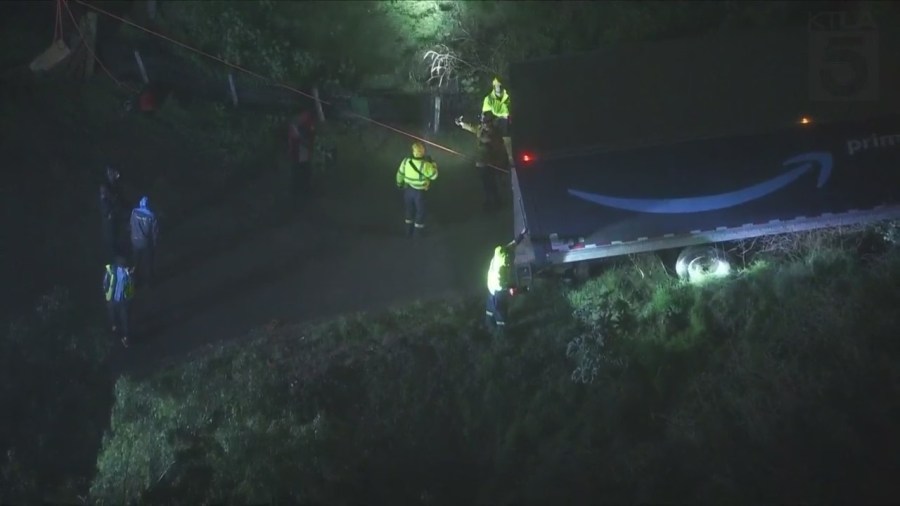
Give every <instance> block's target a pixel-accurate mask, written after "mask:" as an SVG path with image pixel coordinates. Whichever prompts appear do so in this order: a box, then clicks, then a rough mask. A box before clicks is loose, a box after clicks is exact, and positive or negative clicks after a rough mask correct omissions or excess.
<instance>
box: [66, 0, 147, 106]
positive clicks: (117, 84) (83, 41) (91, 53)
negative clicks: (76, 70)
mask: <svg viewBox="0 0 900 506" xmlns="http://www.w3.org/2000/svg"><path fill="white" fill-rule="evenodd" d="M59 3H61V4H63V5H64V6H65V7H66V12H68V13H69V18H70V19H71V20H72V23H73V24H74V25H75V30H77V31H78V36H79V37H81V43H82V44H84V47H85V48H87V50H88V53H90V55H91V58H93V59H94V61H96V62H97V64H98V65H100V68H101V69H103V71H104V72H106V75H108V76H109V77H110V79H112V80H113V82H114V83H116V86H119V87H120V88H125V89H126V90H128V91H130V92H132V93H137V92H138V90H136V89H134V88H132V87H131V86H128V85H127V84H125V83H123V82H121V81H119V80H118V79H116V76H114V75H113V74H112V72H110V71H109V69H107V68H106V65H104V64H103V62H102V61H100V58H98V57H97V53H95V52H94V50H93V49H91V46H90V44H88V43H87V39H86V38H85V37H84V33H82V32H81V28H80V27H79V26H78V21H76V20H75V15H74V14H72V9H70V8H69V4H67V3H65V0H59Z"/></svg>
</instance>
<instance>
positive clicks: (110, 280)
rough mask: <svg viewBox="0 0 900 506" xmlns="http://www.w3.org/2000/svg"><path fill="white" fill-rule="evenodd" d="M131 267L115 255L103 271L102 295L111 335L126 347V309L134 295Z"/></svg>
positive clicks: (127, 330) (127, 328) (127, 319)
mask: <svg viewBox="0 0 900 506" xmlns="http://www.w3.org/2000/svg"><path fill="white" fill-rule="evenodd" d="M132 272H133V269H131V268H129V267H128V266H126V265H125V259H124V258H122V257H121V256H118V257H116V259H115V261H114V262H113V263H112V264H106V272H104V273H103V296H104V298H105V299H106V309H107V311H108V312H109V322H110V327H112V332H113V335H114V336H116V337H118V338H120V339H121V340H122V346H125V347H126V348H127V347H128V332H129V327H128V323H129V318H128V310H129V307H128V306H129V304H130V303H131V298H132V297H133V296H134V285H133V284H132V278H131V276H132Z"/></svg>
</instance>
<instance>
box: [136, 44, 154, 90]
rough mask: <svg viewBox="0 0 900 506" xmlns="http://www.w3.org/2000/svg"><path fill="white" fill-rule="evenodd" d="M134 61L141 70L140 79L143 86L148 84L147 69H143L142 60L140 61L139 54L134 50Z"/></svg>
mask: <svg viewBox="0 0 900 506" xmlns="http://www.w3.org/2000/svg"><path fill="white" fill-rule="evenodd" d="M134 59H135V60H136V61H137V64H138V68H139V69H141V77H142V78H143V79H144V84H149V83H150V79H148V78H147V69H145V68H144V60H142V59H141V53H139V52H138V50H137V49H135V50H134Z"/></svg>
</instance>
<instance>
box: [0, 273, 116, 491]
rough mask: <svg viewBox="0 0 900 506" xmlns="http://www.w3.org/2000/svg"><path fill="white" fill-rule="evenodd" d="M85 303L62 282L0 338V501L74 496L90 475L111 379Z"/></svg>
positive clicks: (104, 343) (105, 348)
mask: <svg viewBox="0 0 900 506" xmlns="http://www.w3.org/2000/svg"><path fill="white" fill-rule="evenodd" d="M83 309H84V305H79V304H75V303H74V301H73V300H72V299H71V298H70V296H69V293H68V292H67V291H66V290H65V289H63V288H59V287H57V288H55V289H53V290H52V291H51V292H49V293H48V294H46V295H44V296H43V297H41V299H40V301H39V302H38V303H37V304H36V307H35V308H34V311H33V313H32V314H29V315H27V316H26V317H22V318H19V319H17V320H16V321H15V322H13V323H11V324H10V325H9V326H8V327H7V328H6V329H4V334H3V335H2V338H0V406H2V407H3V413H4V415H3V416H2V417H0V450H2V452H3V453H2V455H0V503H3V504H29V503H35V502H40V501H41V500H50V501H55V500H62V501H71V500H72V498H73V497H74V496H75V494H77V493H81V492H83V491H85V490H86V489H87V487H86V485H87V483H89V481H90V480H91V477H92V475H93V471H92V467H93V461H94V458H95V455H96V452H97V450H98V448H99V445H100V437H101V435H102V433H103V430H104V428H105V426H104V425H103V424H102V420H104V419H105V417H106V414H107V413H108V411H109V408H110V404H111V402H112V398H111V395H110V394H111V390H112V378H111V376H110V375H109V374H108V371H107V370H106V368H105V367H104V365H103V361H104V358H105V357H106V355H107V352H108V348H109V340H108V339H107V338H106V337H105V336H104V335H103V334H102V332H101V331H99V329H96V328H94V325H93V323H94V321H95V319H94V318H93V317H92V314H91V313H90V312H85V311H83Z"/></svg>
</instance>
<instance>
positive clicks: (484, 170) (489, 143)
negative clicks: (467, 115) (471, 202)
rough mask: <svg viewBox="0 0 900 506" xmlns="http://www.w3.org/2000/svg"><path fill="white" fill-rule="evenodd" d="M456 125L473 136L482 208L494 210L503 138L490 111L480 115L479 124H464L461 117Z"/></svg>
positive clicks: (497, 194) (496, 200) (497, 196)
mask: <svg viewBox="0 0 900 506" xmlns="http://www.w3.org/2000/svg"><path fill="white" fill-rule="evenodd" d="M456 124H457V125H458V126H459V127H460V128H462V129H463V130H466V131H468V132H471V133H473V134H475V139H476V141H475V168H476V170H477V171H478V175H479V177H480V178H481V186H482V188H484V208H485V209H486V210H495V209H497V208H498V207H499V206H500V191H499V190H498V189H497V169H496V168H495V167H501V166H502V165H503V153H504V151H503V138H502V137H501V136H500V132H499V131H498V129H497V128H496V126H495V125H494V115H493V114H492V113H491V112H490V111H485V112H483V113H482V114H481V123H480V124H478V125H473V124H470V123H466V122H465V121H463V120H462V117H459V118H456Z"/></svg>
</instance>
